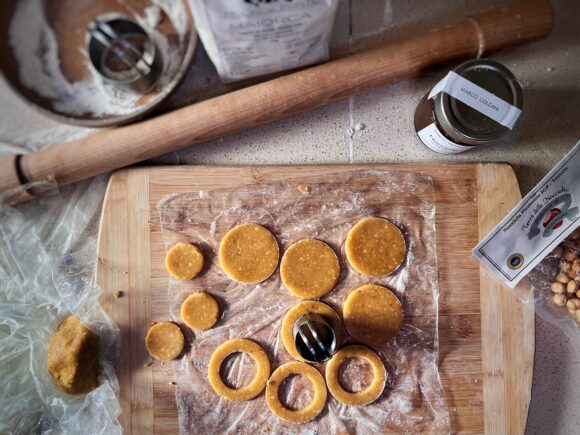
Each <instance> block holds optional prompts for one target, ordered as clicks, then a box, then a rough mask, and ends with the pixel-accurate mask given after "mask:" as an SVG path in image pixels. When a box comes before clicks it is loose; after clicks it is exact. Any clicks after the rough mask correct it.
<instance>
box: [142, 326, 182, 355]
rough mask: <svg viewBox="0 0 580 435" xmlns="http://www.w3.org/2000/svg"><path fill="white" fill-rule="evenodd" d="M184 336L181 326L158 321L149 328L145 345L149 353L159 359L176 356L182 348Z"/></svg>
mask: <svg viewBox="0 0 580 435" xmlns="http://www.w3.org/2000/svg"><path fill="white" fill-rule="evenodd" d="M184 344H185V338H184V337H183V332H182V331H181V328H180V327H179V326H177V325H176V324H175V323H172V322H159V323H156V324H155V325H153V326H152V327H151V328H149V332H147V337H146V338H145V345H146V346H147V351H148V352H149V355H151V356H152V357H153V358H155V359H158V360H160V361H169V360H172V359H175V358H177V356H178V355H179V354H180V353H181V351H182V350H183V345H184Z"/></svg>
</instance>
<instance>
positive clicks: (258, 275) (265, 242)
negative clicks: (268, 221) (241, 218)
mask: <svg viewBox="0 0 580 435" xmlns="http://www.w3.org/2000/svg"><path fill="white" fill-rule="evenodd" d="M279 255H280V253H279V248H278V242H277V241H276V239H275V238H274V236H273V235H272V233H271V232H270V231H268V230H267V229H266V228H264V227H263V226H261V225H257V224H242V225H238V226H237V227H234V228H233V229H231V230H230V231H229V232H228V233H227V234H226V235H225V236H224V238H223V239H222V241H221V243H220V249H219V257H220V264H221V266H222V269H223V270H224V272H225V273H226V275H227V276H228V277H230V278H231V279H233V280H234V281H238V282H242V283H246V284H253V283H258V282H261V281H264V280H265V279H266V278H268V277H269V276H270V275H272V273H274V270H276V266H277V265H278V259H279Z"/></svg>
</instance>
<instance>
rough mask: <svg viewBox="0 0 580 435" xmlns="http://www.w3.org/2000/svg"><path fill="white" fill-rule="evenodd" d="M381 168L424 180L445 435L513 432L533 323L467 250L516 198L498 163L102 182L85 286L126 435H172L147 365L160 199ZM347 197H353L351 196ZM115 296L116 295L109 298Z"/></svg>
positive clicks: (162, 275) (171, 399) (135, 175)
mask: <svg viewBox="0 0 580 435" xmlns="http://www.w3.org/2000/svg"><path fill="white" fill-rule="evenodd" d="M369 168H372V169H389V170H400V171H412V172H420V173H424V174H427V175H430V176H431V177H432V178H433V183H434V189H435V204H436V231H437V254H438V273H439V287H440V300H439V314H440V321H439V338H440V351H439V365H440V374H441V378H442V382H443V386H444V388H445V393H446V400H447V404H448V407H449V415H450V421H451V431H452V432H459V431H461V432H464V433H482V432H485V433H488V434H494V435H495V434H502V433H510V434H517V433H523V431H524V428H525V423H526V419H527V413H528V406H529V401H530V394H531V385H532V374H533V364H534V314H533V312H532V311H530V310H528V309H526V308H525V307H523V305H522V304H521V303H519V302H518V301H517V299H516V298H515V297H514V296H512V294H511V293H509V291H508V290H507V288H505V287H504V286H502V285H501V284H500V283H499V282H498V281H497V280H495V279H494V278H493V277H492V276H491V275H490V274H489V272H487V270H484V269H483V268H480V266H479V264H478V263H477V261H476V260H475V259H474V258H473V257H472V256H471V249H472V248H473V247H474V246H475V245H476V244H477V242H478V241H479V240H480V239H482V238H483V237H484V236H485V235H486V234H487V233H488V232H489V231H490V230H491V229H492V228H493V227H494V226H495V225H496V224H497V223H498V222H499V221H500V220H501V219H502V218H503V217H504V216H505V215H506V214H507V213H508V212H509V211H510V210H511V208H512V207H513V206H515V205H516V204H517V202H518V201H519V200H520V199H521V194H520V190H519V187H518V183H517V179H516V177H515V174H514V172H513V169H512V168H511V167H510V166H509V165H507V164H485V165H478V164H462V165H421V164H416V165H357V166H355V165H330V166H260V167H255V166H253V167H250V166H246V167H206V166H181V167H179V166H178V167H143V168H134V169H126V170H121V171H118V172H116V173H114V174H113V175H112V177H111V179H110V181H109V186H108V189H107V193H106V196H105V202H104V206H103V212H102V219H101V225H100V230H99V241H98V263H97V271H96V281H97V283H98V284H99V285H100V286H101V288H102V304H103V306H104V308H105V309H106V310H107V312H108V313H109V314H110V315H111V317H112V318H113V320H114V321H115V322H116V323H117V325H118V326H119V328H120V330H121V354H120V360H119V362H118V365H117V375H118V377H119V383H120V400H121V407H122V410H123V412H122V415H121V418H120V420H121V424H122V426H123V428H124V429H125V431H126V432H127V433H135V434H145V433H153V432H155V433H163V434H169V433H178V432H179V425H178V419H177V408H176V405H175V395H174V386H173V385H171V381H172V376H173V373H172V369H171V365H170V364H167V363H166V364H162V363H160V362H158V361H157V362H154V363H153V364H152V365H150V364H148V363H149V362H150V361H151V358H150V357H149V356H148V354H147V351H146V349H145V345H144V338H145V335H146V333H147V330H148V328H149V326H150V324H151V322H154V321H159V320H166V319H168V318H169V306H168V300H167V285H168V275H167V272H166V270H165V267H164V257H165V246H164V243H163V240H162V236H161V229H160V225H159V217H158V215H157V211H156V208H155V207H156V204H157V202H158V201H159V200H160V199H161V198H162V197H163V196H165V195H167V194H171V193H185V192H191V191H195V190H200V189H204V190H208V189H219V188H226V187H233V186H239V185H242V184H252V183H268V182H272V181H280V180H284V179H288V178H293V179H296V178H298V177H300V176H310V175H324V174H330V173H332V172H337V171H341V170H354V169H369ZM353 190H356V186H353ZM116 290H121V291H123V292H124V296H123V297H121V298H115V297H114V295H113V293H114V292H115V291H116Z"/></svg>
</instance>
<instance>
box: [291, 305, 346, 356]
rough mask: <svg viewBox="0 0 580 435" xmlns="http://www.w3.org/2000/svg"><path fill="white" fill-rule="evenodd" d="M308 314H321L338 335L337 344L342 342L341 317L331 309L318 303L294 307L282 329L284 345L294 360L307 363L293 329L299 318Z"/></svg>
mask: <svg viewBox="0 0 580 435" xmlns="http://www.w3.org/2000/svg"><path fill="white" fill-rule="evenodd" d="M306 313H315V314H320V315H321V316H324V317H326V318H327V319H328V321H329V322H330V324H331V325H332V329H334V333H335V334H336V343H337V345H339V344H340V343H341V340H342V336H343V334H342V323H341V321H340V317H339V316H338V314H336V311H334V310H333V309H332V308H331V307H329V306H328V305H326V304H323V303H322V302H318V301H305V302H301V303H299V304H298V305H295V306H293V307H292V308H290V309H289V310H288V312H287V313H286V315H285V316H284V319H283V320H282V327H281V328H280V335H281V336H282V343H284V347H285V348H286V351H287V352H288V353H289V354H290V356H292V357H293V358H295V359H297V360H299V361H303V362H305V361H306V360H305V359H304V358H302V357H301V356H300V354H299V353H298V351H297V350H296V345H295V344H294V337H293V335H292V328H293V327H294V323H295V322H296V320H298V318H299V317H300V316H302V315H304V314H306Z"/></svg>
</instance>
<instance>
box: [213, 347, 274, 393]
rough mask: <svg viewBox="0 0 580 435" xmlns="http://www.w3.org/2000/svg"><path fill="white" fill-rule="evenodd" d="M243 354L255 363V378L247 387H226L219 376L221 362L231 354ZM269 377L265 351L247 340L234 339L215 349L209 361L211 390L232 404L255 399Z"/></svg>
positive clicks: (268, 363)
mask: <svg viewBox="0 0 580 435" xmlns="http://www.w3.org/2000/svg"><path fill="white" fill-rule="evenodd" d="M236 352H244V353H247V354H248V355H250V356H251V357H252V358H253V359H254V361H255V362H256V376H255V377H254V380H253V381H252V382H250V384H249V385H246V386H245V387H241V388H237V389H236V388H230V387H228V386H227V385H226V384H225V383H224V381H223V380H222V377H221V375H220V366H221V365H222V362H223V361H224V360H225V359H226V358H227V357H228V356H229V355H231V354H232V353H236ZM269 376H270V360H269V359H268V355H267V354H266V351H265V350H264V349H263V348H262V346H260V345H259V344H257V343H255V342H253V341H252V340H248V339H247V338H234V339H233V340H228V341H226V342H224V343H222V344H221V345H219V346H218V347H217V349H216V350H215V351H214V352H213V355H212V356H211V359H210V360H209V367H208V377H209V383H210V384H211V386H212V388H213V390H214V391H215V392H216V393H217V394H218V395H219V396H221V397H224V398H226V399H229V400H233V401H234V402H243V401H245V400H250V399H253V398H254V397H256V396H257V395H258V394H260V393H261V392H262V390H263V389H264V387H265V386H266V382H267V381H268V377H269Z"/></svg>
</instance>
